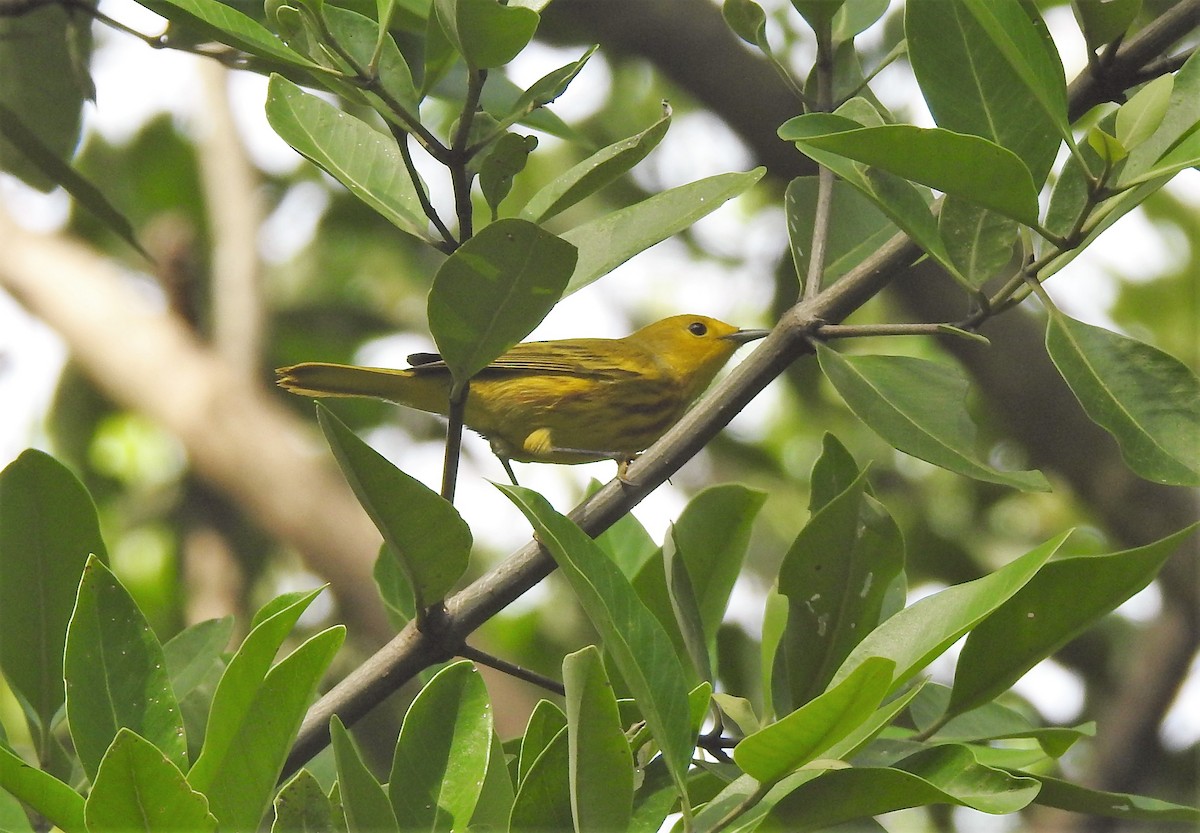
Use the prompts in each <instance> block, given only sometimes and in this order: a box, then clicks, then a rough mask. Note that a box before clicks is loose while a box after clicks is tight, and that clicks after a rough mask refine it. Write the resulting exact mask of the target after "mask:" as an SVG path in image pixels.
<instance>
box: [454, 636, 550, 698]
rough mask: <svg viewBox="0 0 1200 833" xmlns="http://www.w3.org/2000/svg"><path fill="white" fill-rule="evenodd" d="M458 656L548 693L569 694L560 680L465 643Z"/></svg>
mask: <svg viewBox="0 0 1200 833" xmlns="http://www.w3.org/2000/svg"><path fill="white" fill-rule="evenodd" d="M458 655H459V656H460V657H462V658H463V659H469V660H471V662H477V663H479V664H480V665H486V666H487V667H488V668H494V669H495V670H497V671H499V672H501V673H503V674H507V675H508V676H510V677H514V678H516V679H518V680H524V681H525V682H527V683H531V684H532V685H535V686H537V687H538V688H544V689H545V690H546V691H549V692H550V693H552V694H557V695H558V696H559V697H565V696H566V694H567V689H566V688H565V687H564V686H563V684H562V683H560V682H559V681H558V680H555V679H553V678H551V677H547V676H546V675H545V674H539V673H538V672H536V671H531V670H529V669H528V668H523V667H522V666H520V665H517V664H516V663H512V662H509V661H508V660H506V659H500V657H496V656H492V655H491V654H488V653H484V652H483V651H480V650H479V649H478V648H472V647H471V646H470V645H467V644H466V643H465V642H464V643H463V644H462V646H461V647H460V648H459V649H458Z"/></svg>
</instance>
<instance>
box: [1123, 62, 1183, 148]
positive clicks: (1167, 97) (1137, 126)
mask: <svg viewBox="0 0 1200 833" xmlns="http://www.w3.org/2000/svg"><path fill="white" fill-rule="evenodd" d="M1174 86H1175V78H1174V76H1171V75H1160V76H1159V77H1158V78H1155V79H1154V80H1153V81H1150V82H1149V83H1148V84H1146V86H1144V87H1142V88H1141V89H1140V90H1138V91H1137V92H1136V93H1135V94H1134V96H1133V98H1131V99H1129V101H1127V102H1125V103H1124V104H1123V105H1121V108H1120V109H1119V110H1117V134H1116V135H1117V141H1119V142H1120V143H1121V144H1122V145H1123V146H1124V147H1125V148H1127V149H1130V150H1132V149H1133V148H1135V147H1137V146H1138V145H1140V144H1141V143H1142V142H1144V141H1146V140H1147V139H1149V138H1150V136H1152V135H1153V134H1154V131H1155V130H1157V129H1158V126H1159V125H1160V124H1162V121H1163V117H1164V116H1166V115H1167V106H1168V105H1169V104H1170V101H1171V91H1172V89H1173V88H1174Z"/></svg>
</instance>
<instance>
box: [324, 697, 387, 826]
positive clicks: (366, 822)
mask: <svg viewBox="0 0 1200 833" xmlns="http://www.w3.org/2000/svg"><path fill="white" fill-rule="evenodd" d="M329 738H330V741H331V742H332V744H333V757H334V760H335V761H336V762H337V774H338V791H339V792H340V793H341V797H342V809H343V811H344V813H345V816H346V829H347V830H348V831H350V833H376V831H378V833H386V831H399V830H400V825H399V824H397V822H396V813H395V811H394V810H393V809H392V802H391V800H390V799H389V798H388V795H387V791H386V790H385V789H384V788H383V786H382V785H381V784H380V783H379V782H378V781H376V780H375V776H374V775H372V774H371V770H370V769H368V768H367V765H366V763H364V762H363V759H362V755H360V754H359V752H358V749H357V748H356V747H355V745H354V740H353V739H352V738H351V737H350V733H349V732H347V731H346V727H345V726H343V725H342V721H341V718H339V717H338V716H337V715H336V714H335V715H334V716H333V717H331V718H330V720H329Z"/></svg>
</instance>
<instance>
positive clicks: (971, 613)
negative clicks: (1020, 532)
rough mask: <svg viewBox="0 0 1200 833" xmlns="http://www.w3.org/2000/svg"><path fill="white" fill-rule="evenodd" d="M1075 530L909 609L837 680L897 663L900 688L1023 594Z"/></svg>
mask: <svg viewBox="0 0 1200 833" xmlns="http://www.w3.org/2000/svg"><path fill="white" fill-rule="evenodd" d="M1068 535H1070V532H1069V531H1068V532H1064V533H1062V534H1061V535H1059V536H1058V537H1056V538H1053V539H1051V540H1050V541H1047V542H1046V543H1045V544H1042V545H1041V546H1039V547H1035V548H1034V549H1032V550H1030V551H1029V552H1027V553H1025V554H1024V555H1022V556H1021V557H1020V558H1017V559H1014V560H1013V561H1010V562H1009V563H1008V564H1005V565H1004V566H1003V567H1001V568H1000V569H999V570H996V571H995V572H994V573H989V574H988V575H986V576H982V577H981V578H977V579H975V580H974V581H968V582H965V583H963V584H957V585H954V586H953V587H948V588H946V589H945V590H942V591H940V592H938V593H935V594H933V595H932V596H926V597H925V598H923V599H921V600H920V601H918V602H916V603H915V604H913V605H910V606H909V607H906V608H904V609H903V610H901V611H900V612H898V613H896V614H895V615H894V616H892V617H891V618H889V619H887V620H886V621H884V622H883V624H881V625H880V626H879V627H877V628H876V629H875V630H873V631H871V633H870V634H868V635H867V637H866V638H865V639H863V641H862V642H860V643H859V644H858V646H857V647H856V648H855V649H854V650H853V651H852V652H851V653H850V656H849V657H847V658H846V661H845V662H844V663H842V666H841V668H839V669H838V671H837V673H836V674H834V676H833V682H834V683H837V682H839V681H841V680H843V679H845V678H846V676H847V675H848V674H849V673H850V672H851V671H853V670H854V669H855V668H857V667H858V666H859V665H860V664H861V663H862V662H863V661H864V660H865V659H866V658H867V657H875V656H881V657H888V658H889V659H894V660H895V661H896V679H895V685H899V684H900V683H902V682H903V681H905V680H907V679H909V678H910V677H911V676H912V675H913V674H915V673H917V671H919V670H920V669H922V668H924V667H925V666H926V665H928V664H929V662H930V661H932V660H933V658H934V657H936V656H939V655H940V654H941V653H942V652H944V651H945V650H946V649H947V648H949V647H950V646H951V645H953V644H954V642H955V641H956V640H958V638H959V637H961V636H962V635H963V634H965V633H966V632H967V631H969V630H971V629H972V628H974V627H975V626H976V625H978V624H979V622H981V621H983V620H984V619H986V618H987V617H988V616H989V615H991V613H992V612H993V611H995V610H997V609H998V608H999V607H1000V606H1001V605H1002V604H1004V602H1005V601H1006V600H1008V599H1009V598H1011V597H1012V595H1013V594H1014V593H1016V592H1017V591H1018V590H1020V589H1021V588H1022V587H1023V586H1024V585H1025V584H1026V582H1028V581H1029V580H1030V579H1031V578H1032V577H1033V576H1034V575H1035V574H1036V573H1037V571H1038V570H1039V569H1040V568H1041V566H1042V565H1043V564H1045V563H1046V562H1047V561H1048V560H1049V559H1050V556H1052V555H1053V554H1054V553H1055V552H1056V551H1057V550H1058V548H1059V547H1060V546H1062V543H1063V541H1065V540H1066V539H1067V536H1068Z"/></svg>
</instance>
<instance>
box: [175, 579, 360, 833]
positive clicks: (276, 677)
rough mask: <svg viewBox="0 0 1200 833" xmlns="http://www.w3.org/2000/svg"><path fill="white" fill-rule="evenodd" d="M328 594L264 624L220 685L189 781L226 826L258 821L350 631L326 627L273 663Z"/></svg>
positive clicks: (299, 602) (300, 601) (295, 604)
mask: <svg viewBox="0 0 1200 833" xmlns="http://www.w3.org/2000/svg"><path fill="white" fill-rule="evenodd" d="M320 592H321V591H320V590H319V589H318V590H313V591H311V592H309V593H306V594H304V595H302V596H300V597H299V598H297V599H296V600H295V601H292V602H291V604H289V605H288V606H287V607H284V608H283V609H281V610H277V611H276V612H275V613H274V614H273V615H271V616H269V617H267V618H266V619H264V620H262V621H261V622H259V623H258V624H257V625H256V626H255V627H254V629H253V630H251V631H250V634H249V635H248V636H247V637H246V639H245V641H243V642H242V645H241V647H240V648H239V649H238V650H237V652H236V653H235V654H234V656H233V658H232V659H231V660H230V661H229V665H228V667H227V668H226V669H225V673H224V674H222V675H221V681H220V682H219V683H218V684H217V690H216V692H215V693H214V695H213V700H212V708H211V711H210V716H209V720H208V728H207V733H206V734H205V737H204V746H203V748H202V749H201V752H200V757H199V758H198V759H197V760H196V763H195V764H194V765H193V766H192V768H191V770H190V771H189V772H188V781H189V782H191V784H192V786H193V787H194V788H195V789H197V790H199V791H200V792H202V793H204V794H205V795H207V796H208V798H209V809H210V811H211V812H212V814H213V815H214V816H216V817H217V820H218V822H220V824H221V827H222V828H228V829H233V830H236V829H252V828H254V827H257V825H258V822H259V821H260V820H261V818H262V816H263V814H264V813H265V812H266V809H267V807H268V806H269V805H270V801H271V798H272V795H273V794H274V786H275V782H276V780H277V779H278V777H279V773H280V772H281V771H282V769H283V762H284V759H285V758H286V757H287V752H288V749H289V748H290V746H291V744H292V742H293V740H294V739H295V736H296V732H297V731H299V728H300V721H301V720H302V719H303V717H304V711H305V709H306V708H307V707H308V705H309V702H310V698H311V696H312V692H313V691H314V690H315V688H316V684H317V682H318V680H320V678H321V675H322V674H323V673H324V671H325V669H326V668H327V667H328V665H329V663H330V662H331V661H332V659H333V656H334V654H335V653H336V652H337V649H338V647H339V646H340V645H341V642H342V639H343V638H344V636H345V629H344V628H342V627H340V626H339V627H336V628H330V629H328V630H326V631H322V632H321V633H319V634H317V635H316V636H314V637H312V638H311V639H309V640H308V641H306V642H304V643H303V644H302V645H301V646H300V647H299V648H297V649H296V650H295V651H293V652H292V653H291V654H289V655H288V656H287V657H286V658H285V659H283V660H281V661H280V662H279V663H278V664H277V665H275V667H273V668H272V667H271V662H272V660H273V659H274V658H275V654H276V653H277V652H278V651H279V647H280V645H281V644H282V643H283V640H284V638H285V637H286V636H287V635H288V633H289V632H290V631H291V629H292V626H293V625H295V623H296V620H297V619H298V618H299V617H300V614H301V613H303V612H304V610H305V608H307V607H308V605H309V604H310V603H311V602H312V600H313V599H314V598H316V596H317V594H318V593H320ZM248 736H249V737H252V738H253V742H252V743H251V742H247V740H246V738H247V737H248Z"/></svg>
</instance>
